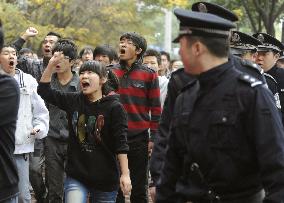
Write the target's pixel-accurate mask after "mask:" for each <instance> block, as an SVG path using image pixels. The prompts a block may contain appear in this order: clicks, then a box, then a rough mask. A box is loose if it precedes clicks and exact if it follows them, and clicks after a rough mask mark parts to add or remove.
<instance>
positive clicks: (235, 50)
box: [230, 47, 243, 56]
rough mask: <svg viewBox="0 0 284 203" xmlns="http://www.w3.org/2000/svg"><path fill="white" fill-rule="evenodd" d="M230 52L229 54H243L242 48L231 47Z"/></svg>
mask: <svg viewBox="0 0 284 203" xmlns="http://www.w3.org/2000/svg"><path fill="white" fill-rule="evenodd" d="M230 52H231V54H233V55H237V56H240V55H242V54H243V50H241V49H236V48H232V47H231V48H230Z"/></svg>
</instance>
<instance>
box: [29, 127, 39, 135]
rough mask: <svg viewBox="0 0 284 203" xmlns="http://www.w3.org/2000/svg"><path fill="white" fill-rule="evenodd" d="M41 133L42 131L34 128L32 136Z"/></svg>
mask: <svg viewBox="0 0 284 203" xmlns="http://www.w3.org/2000/svg"><path fill="white" fill-rule="evenodd" d="M39 131H40V129H37V128H34V129H32V131H31V133H30V134H31V135H36V134H37V133H38V132H39Z"/></svg>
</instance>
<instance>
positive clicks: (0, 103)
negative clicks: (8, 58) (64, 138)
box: [0, 74, 20, 202]
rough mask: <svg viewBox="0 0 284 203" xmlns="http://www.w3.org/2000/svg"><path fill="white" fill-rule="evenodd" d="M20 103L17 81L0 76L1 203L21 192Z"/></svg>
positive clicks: (6, 76)
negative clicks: (18, 153) (16, 156)
mask: <svg viewBox="0 0 284 203" xmlns="http://www.w3.org/2000/svg"><path fill="white" fill-rule="evenodd" d="M19 101H20V91H19V85H18V84H17V82H16V80H15V79H14V78H12V77H10V76H8V75H2V74H0V202H2V200H5V199H7V198H9V197H12V196H14V195H16V194H17V193H18V192H19V190H18V180H19V178H18V172H17V167H16V163H15V160H14V150H15V130H16V122H17V116H18V109H19Z"/></svg>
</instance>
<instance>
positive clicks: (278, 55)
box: [274, 52, 280, 60]
mask: <svg viewBox="0 0 284 203" xmlns="http://www.w3.org/2000/svg"><path fill="white" fill-rule="evenodd" d="M279 57H280V53H279V52H278V53H277V54H274V58H275V59H277V60H278V59H279Z"/></svg>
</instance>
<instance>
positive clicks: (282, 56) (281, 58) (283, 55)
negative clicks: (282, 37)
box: [279, 50, 284, 60]
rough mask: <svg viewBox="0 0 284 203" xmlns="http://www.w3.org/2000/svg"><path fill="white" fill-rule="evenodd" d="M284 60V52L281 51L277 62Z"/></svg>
mask: <svg viewBox="0 0 284 203" xmlns="http://www.w3.org/2000/svg"><path fill="white" fill-rule="evenodd" d="M283 59H284V50H283V51H281V53H280V57H279V60H283Z"/></svg>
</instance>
